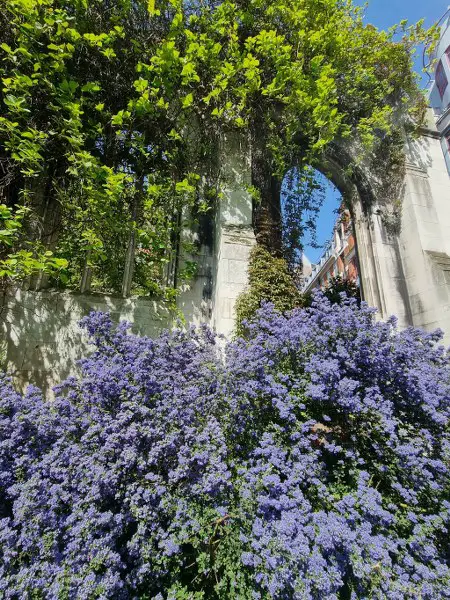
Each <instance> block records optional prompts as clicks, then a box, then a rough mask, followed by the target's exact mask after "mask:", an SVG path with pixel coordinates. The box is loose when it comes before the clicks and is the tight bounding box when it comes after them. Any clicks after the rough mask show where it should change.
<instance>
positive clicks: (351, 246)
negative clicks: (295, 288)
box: [302, 209, 360, 292]
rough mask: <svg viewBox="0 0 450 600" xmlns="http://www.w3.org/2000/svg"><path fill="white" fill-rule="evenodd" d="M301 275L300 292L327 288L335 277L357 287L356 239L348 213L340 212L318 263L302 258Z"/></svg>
mask: <svg viewBox="0 0 450 600" xmlns="http://www.w3.org/2000/svg"><path fill="white" fill-rule="evenodd" d="M303 274H304V277H303V285H302V291H304V292H307V291H309V290H312V289H313V288H315V287H322V288H323V287H327V285H329V284H330V282H331V279H332V278H333V277H337V276H341V277H342V278H343V279H348V280H351V281H354V282H355V283H356V285H357V286H358V287H359V285H360V284H359V271H358V257H357V252H356V239H355V234H354V231H353V224H352V219H351V216H350V211H348V210H347V209H342V210H341V214H340V216H339V218H338V219H337V221H336V223H335V225H334V228H333V235H332V238H331V240H330V242H329V243H328V245H327V247H326V249H325V251H324V253H323V254H322V256H321V258H320V260H319V262H318V263H317V264H312V263H310V261H309V260H308V258H307V257H304V260H303Z"/></svg>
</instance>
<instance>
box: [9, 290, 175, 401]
mask: <svg viewBox="0 0 450 600" xmlns="http://www.w3.org/2000/svg"><path fill="white" fill-rule="evenodd" d="M0 310H1V319H0V327H1V339H2V343H1V358H2V366H3V368H6V370H7V371H8V372H9V373H11V374H12V375H13V376H14V378H15V380H16V381H17V383H18V384H19V385H20V386H21V387H23V386H25V385H27V384H29V383H33V384H34V385H38V386H40V387H44V388H46V389H49V388H50V387H51V386H53V385H55V384H56V383H59V382H60V381H61V380H62V379H64V378H65V377H67V376H68V375H70V374H73V373H74V372H75V370H76V362H77V360H79V359H80V358H82V356H83V355H86V353H87V352H89V350H90V349H92V348H91V347H90V346H89V344H88V340H87V337H86V335H84V333H83V332H82V330H81V329H80V327H79V326H78V321H79V320H80V319H81V318H82V317H84V316H85V315H87V314H89V313H90V312H91V311H92V310H99V311H103V312H110V313H111V315H112V317H113V319H114V320H115V321H119V320H127V321H131V322H132V323H133V324H134V328H133V329H134V331H135V332H136V333H140V334H143V335H149V336H154V335H157V334H158V332H160V331H161V330H162V329H164V328H166V327H167V326H168V325H169V324H170V315H169V313H168V311H167V309H166V308H164V306H162V305H161V304H158V303H157V302H153V301H150V300H145V299H140V298H134V299H133V298H126V299H124V298H113V297H111V296H100V295H98V296H94V295H82V294H69V293H60V292H51V291H42V292H27V291H21V290H19V291H17V292H16V293H14V294H10V295H8V296H6V297H5V298H4V300H3V305H2V306H1V309H0Z"/></svg>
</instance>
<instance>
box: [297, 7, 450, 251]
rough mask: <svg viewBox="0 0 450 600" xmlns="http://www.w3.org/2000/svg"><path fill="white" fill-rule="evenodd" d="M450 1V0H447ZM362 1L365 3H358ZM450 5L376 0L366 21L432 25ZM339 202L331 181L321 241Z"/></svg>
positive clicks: (322, 215)
mask: <svg viewBox="0 0 450 600" xmlns="http://www.w3.org/2000/svg"><path fill="white" fill-rule="evenodd" d="M447 1H448V2H449V3H450V0H447ZM358 4H363V3H362V2H358ZM447 6H448V4H447V3H446V2H439V1H438V0H423V1H421V2H419V1H418V0H372V2H369V5H368V7H367V8H366V19H365V20H366V22H367V23H371V24H372V25H375V26H376V27H378V28H379V29H387V28H388V27H391V26H392V25H395V24H396V23H398V22H399V21H401V20H402V19H407V20H408V22H410V23H415V22H417V21H419V20H420V19H425V26H430V25H432V24H433V23H434V22H435V21H437V20H438V19H439V18H440V17H441V15H442V14H443V13H444V12H445V10H446V8H447ZM415 65H416V70H417V71H418V72H420V70H421V68H422V52H421V51H419V52H418V53H417V58H416V61H415ZM422 81H423V83H424V86H425V84H426V82H427V81H428V78H427V77H426V76H425V77H423V78H422ZM338 205H339V193H338V192H337V191H336V190H335V189H334V188H333V186H332V185H331V184H330V185H329V187H328V189H327V193H326V197H325V201H324V203H323V206H322V209H321V211H320V213H319V217H318V220H317V241H318V243H319V244H324V243H325V242H326V241H327V240H328V239H329V238H330V236H331V231H332V228H333V224H334V221H335V219H336V214H335V213H334V210H335V209H336V208H337V207H338ZM304 251H305V253H306V255H307V256H308V258H309V259H310V260H311V261H312V262H315V261H317V260H318V259H319V258H320V256H321V254H322V252H323V250H322V249H321V248H319V249H317V248H312V247H311V246H310V245H309V244H308V240H305V248H304Z"/></svg>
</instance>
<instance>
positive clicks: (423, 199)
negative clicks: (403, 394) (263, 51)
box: [212, 118, 450, 343]
mask: <svg viewBox="0 0 450 600" xmlns="http://www.w3.org/2000/svg"><path fill="white" fill-rule="evenodd" d="M350 150H351V145H350V144H340V143H336V144H334V145H332V146H331V147H330V148H329V150H328V151H327V154H326V156H324V159H323V162H322V164H321V165H320V167H319V170H321V171H323V173H324V174H325V175H326V176H327V177H329V178H330V179H331V180H332V181H333V183H334V184H335V185H336V187H337V188H338V189H339V190H340V192H341V193H342V194H345V195H346V196H347V197H348V198H350V200H351V206H352V211H353V220H354V227H355V235H356V240H357V245H358V253H359V266H360V271H361V273H360V276H361V281H362V288H363V298H364V300H365V301H366V302H367V303H368V304H369V305H371V306H374V307H376V308H377V309H378V316H379V318H382V319H385V318H388V317H389V316H390V315H395V316H396V317H397V319H398V325H399V327H400V328H405V327H408V326H410V325H414V326H418V327H422V328H424V329H426V330H433V329H436V328H437V327H440V328H441V329H443V330H444V331H445V332H446V337H445V340H444V341H445V342H446V343H450V180H449V176H448V173H447V169H446V165H445V161H444V156H443V153H442V150H441V146H440V141H439V135H438V134H437V132H436V128H435V126H434V122H433V120H432V119H431V118H430V119H429V121H428V124H427V126H426V127H425V128H423V130H422V132H421V136H420V137H418V138H407V139H406V140H405V153H406V169H405V176H404V181H403V182H402V185H401V188H399V198H398V205H399V210H398V211H397V216H396V220H397V222H396V224H395V227H393V226H392V223H389V222H388V219H387V218H386V207H387V206H388V201H387V199H386V198H385V197H383V193H382V190H383V186H381V185H379V183H380V182H379V181H377V177H380V174H379V173H373V172H371V171H370V170H369V169H367V167H365V166H364V164H359V165H358V166H356V167H355V166H353V168H352V169H351V173H350V174H349V170H348V166H349V164H350V163H351V158H352V157H351V152H350ZM222 156H223V161H222V167H223V171H224V174H225V179H226V181H227V182H228V183H227V185H226V189H225V194H224V196H225V198H224V202H223V203H222V205H221V206H220V207H219V209H218V214H217V216H216V236H215V239H216V244H215V249H214V264H215V268H214V294H213V299H212V303H213V311H212V324H213V325H214V326H215V327H216V328H217V330H218V331H219V332H221V333H225V334H228V333H229V332H230V331H231V330H232V327H233V315H234V313H233V308H234V302H235V299H236V297H237V296H238V295H239V293H240V291H242V290H243V289H244V288H245V282H246V277H245V266H246V261H247V260H248V254H249V250H250V248H251V246H252V245H253V244H254V243H255V239H254V234H253V229H252V201H251V197H250V195H249V193H248V191H247V189H246V185H248V184H249V183H250V180H251V178H250V161H249V153H248V146H247V144H246V141H245V140H236V138H229V139H227V140H224V145H223V148H222ZM389 176H390V175H389V173H384V174H381V177H389ZM380 190H381V191H380Z"/></svg>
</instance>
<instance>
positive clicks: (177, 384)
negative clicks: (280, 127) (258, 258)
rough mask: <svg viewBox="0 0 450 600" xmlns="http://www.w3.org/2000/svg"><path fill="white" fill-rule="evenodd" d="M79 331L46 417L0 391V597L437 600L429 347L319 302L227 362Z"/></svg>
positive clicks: (437, 488)
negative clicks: (92, 347)
mask: <svg viewBox="0 0 450 600" xmlns="http://www.w3.org/2000/svg"><path fill="white" fill-rule="evenodd" d="M83 325H84V327H86V328H87V330H88V332H89V334H90V335H91V337H92V340H93V342H94V343H95V344H96V351H95V352H94V353H93V354H92V355H91V356H89V357H88V358H86V359H84V360H83V361H81V363H80V369H81V374H80V376H79V377H77V378H70V379H69V380H67V381H66V382H65V383H63V384H62V385H61V386H59V388H58V389H57V397H56V400H55V401H53V402H48V401H46V400H45V399H44V398H43V397H42V394H41V393H40V391H39V390H38V389H36V388H33V387H31V388H29V389H28V391H27V392H26V393H25V394H24V395H20V394H18V393H16V392H15V391H14V389H13V387H12V385H11V383H10V381H9V380H8V378H7V377H3V378H2V379H1V382H0V385H1V391H2V395H1V400H0V519H1V523H0V590H1V595H2V597H4V598H17V599H22V598H30V599H47V598H48V599H55V600H56V599H58V600H62V599H69V600H70V599H86V600H87V599H94V598H103V599H110V598H114V599H115V598H117V599H122V598H123V599H135V598H136V599H138V598H139V599H143V600H144V599H151V598H152V599H154V600H166V599H173V600H174V599H179V600H181V599H188V598H189V599H198V600H200V599H205V600H206V599H214V598H217V599H222V598H223V599H228V598H231V599H232V598H236V599H240V600H241V599H243V600H246V599H248V600H257V599H268V598H275V599H279V600H285V599H286V600H288V599H305V600H306V599H315V600H333V599H350V600H353V599H367V600H369V599H378V598H379V599H381V598H388V599H392V600H395V599H399V600H400V599H404V598H411V599H417V598H421V599H423V600H425V599H429V600H431V599H438V598H450V534H449V526H450V502H449V500H450V478H449V469H450V428H449V417H450V367H449V358H448V355H447V353H446V352H445V350H444V349H443V348H442V347H438V346H437V344H436V342H438V341H439V339H440V334H439V333H433V334H428V333H424V332H422V331H419V330H416V329H408V330H406V331H402V332H398V331H397V330H396V327H395V320H394V319H391V320H389V321H388V322H386V323H381V322H376V321H375V319H374V311H373V310H372V309H370V308H368V307H367V306H366V305H365V304H364V303H362V305H361V307H358V305H357V302H356V301H355V300H353V299H343V300H342V303H341V304H331V303H330V302H329V301H328V300H326V299H325V298H324V297H323V296H321V295H317V296H316V297H315V300H314V302H313V305H312V307H311V308H307V309H298V310H295V311H293V312H292V313H291V314H289V315H287V316H282V315H281V314H279V313H277V312H276V311H274V310H273V307H272V306H271V305H265V306H263V308H262V309H261V310H260V311H259V314H258V318H257V320H256V321H255V322H254V323H252V324H248V327H247V331H248V335H247V338H246V339H237V340H235V341H233V342H231V343H229V344H228V345H227V347H226V349H225V355H223V353H221V352H220V351H219V349H218V348H217V347H216V341H215V338H214V335H213V334H212V333H211V332H210V331H209V330H208V329H207V328H203V329H199V330H195V329H191V330H189V331H187V332H185V331H182V330H174V331H173V332H171V333H164V334H163V335H161V336H160V337H159V338H158V339H156V340H150V339H147V338H141V337H137V336H134V335H130V334H128V333H127V328H128V325H127V324H123V323H122V324H120V325H119V326H117V327H114V326H113V324H112V322H111V320H110V317H109V316H108V315H105V314H101V313H92V314H91V315H90V316H89V317H88V318H86V319H84V320H83Z"/></svg>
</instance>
